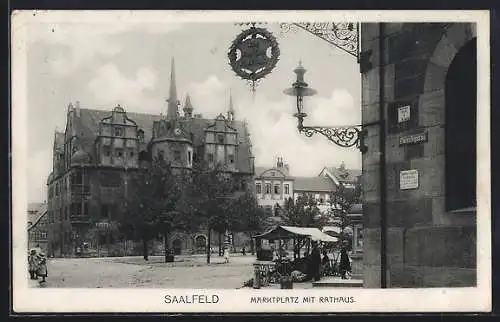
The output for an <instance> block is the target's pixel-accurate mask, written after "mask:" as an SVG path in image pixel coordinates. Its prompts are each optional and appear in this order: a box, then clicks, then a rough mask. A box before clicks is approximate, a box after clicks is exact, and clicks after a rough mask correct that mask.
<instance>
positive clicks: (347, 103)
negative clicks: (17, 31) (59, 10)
mask: <svg viewBox="0 0 500 322" xmlns="http://www.w3.org/2000/svg"><path fill="white" fill-rule="evenodd" d="M261 26H263V27H265V28H267V29H268V30H269V31H270V32H272V33H273V35H274V36H275V37H276V39H277V41H278V43H279V48H280V60H279V62H278V63H277V65H276V67H275V69H274V70H273V71H272V72H271V73H270V74H269V75H268V76H267V77H266V78H265V79H263V80H262V81H261V83H260V84H259V85H258V87H257V88H256V92H255V93H252V91H251V88H250V87H249V86H248V84H247V83H246V82H245V81H244V80H242V79H240V78H239V77H238V76H236V74H235V73H234V72H233V71H232V70H231V67H230V66H229V63H228V58H227V51H228V48H229V46H230V44H231V42H232V40H233V39H234V38H236V36H237V35H238V34H239V33H240V32H241V31H243V30H244V29H246V28H247V27H246V26H241V25H237V24H235V23H229V22H226V23H219V22H217V23H215V22H213V23H206V22H204V23H197V22H182V21H174V22H172V21H170V22H169V21H168V20H164V21H157V20H155V21H153V22H141V21H137V20H133V21H132V20H131V21H127V20H126V19H121V20H120V21H116V20H109V21H107V20H106V19H101V21H100V22H99V23H89V22H88V21H78V19H73V20H72V21H69V22H58V23H52V22H50V21H44V22H32V23H30V24H28V26H27V50H28V52H27V57H28V58H27V59H28V61H27V72H28V79H27V83H28V87H27V96H28V97H27V98H28V100H27V101H28V107H27V108H28V119H27V122H28V124H27V125H28V127H27V128H28V147H29V151H28V169H27V171H28V180H29V185H28V189H29V191H28V201H29V202H39V201H44V200H46V180H47V177H48V175H49V174H50V172H51V168H52V146H53V138H54V131H56V130H58V131H64V128H65V123H66V111H67V106H68V104H69V103H70V102H73V104H74V103H75V102H76V101H80V106H81V107H82V108H93V109H102V110H109V111H110V110H111V109H112V108H113V107H115V106H116V105H117V104H120V105H121V106H122V107H124V108H125V110H126V111H131V112H144V113H152V114H160V113H166V103H165V99H166V98H167V96H168V90H169V86H170V64H171V59H172V57H175V68H176V78H177V79H176V81H177V91H178V97H179V99H180V100H181V104H182V105H183V104H184V100H185V96H186V94H187V93H189V95H190V97H191V102H192V105H193V107H194V113H196V114H198V113H200V114H203V116H204V117H209V118H213V117H215V116H216V115H218V114H219V113H224V114H225V113H226V112H227V110H228V106H229V93H230V92H231V93H232V96H233V102H234V108H235V111H236V113H235V117H236V119H240V120H243V119H244V120H246V121H247V122H248V126H249V130H250V135H251V141H252V143H253V153H254V156H255V164H256V165H257V166H266V165H269V166H270V165H273V164H275V162H276V158H277V157H278V156H280V157H283V159H284V162H285V163H288V164H289V166H290V170H291V173H292V175H294V176H317V175H318V174H319V172H320V171H321V169H322V168H323V167H324V166H338V165H340V163H341V162H342V161H343V162H345V164H346V166H347V167H349V168H356V169H361V154H360V153H359V152H358V150H356V149H355V148H350V149H345V148H340V147H337V146H336V145H334V144H333V143H332V142H330V141H328V140H327V139H326V138H325V137H323V136H321V135H315V136H313V137H312V138H307V137H305V136H304V135H303V134H299V133H298V131H297V128H296V126H297V120H296V119H295V118H294V117H293V114H294V113H295V109H296V108H295V103H294V99H293V98H292V97H290V96H286V95H285V94H283V90H284V89H285V88H288V87H290V86H291V84H292V82H293V81H294V78H295V74H294V73H293V69H294V68H295V67H296V66H297V65H298V62H299V60H301V61H302V65H303V66H304V67H305V68H306V69H307V73H306V75H305V78H306V82H308V83H309V85H310V86H311V87H312V88H314V89H316V90H317V91H318V94H317V95H316V96H314V97H310V98H308V99H306V101H305V110H306V112H307V113H308V117H307V118H306V120H305V122H304V125H346V124H359V123H360V119H361V111H360V104H361V103H360V102H361V78H360V73H359V65H358V64H357V63H356V58H355V57H353V56H351V55H349V54H347V53H345V52H343V51H342V50H340V49H338V48H335V47H333V46H332V45H330V44H328V43H327V42H326V41H324V40H322V39H320V38H318V37H316V36H313V35H312V34H309V33H307V32H305V31H302V30H295V31H293V32H287V33H284V32H283V31H282V30H281V29H280V27H279V24H277V23H267V24H265V25H261Z"/></svg>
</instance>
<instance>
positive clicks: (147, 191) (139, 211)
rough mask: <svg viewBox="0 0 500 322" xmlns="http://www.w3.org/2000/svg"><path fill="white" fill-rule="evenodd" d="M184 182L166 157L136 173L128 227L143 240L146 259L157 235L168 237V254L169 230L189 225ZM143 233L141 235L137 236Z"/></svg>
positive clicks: (125, 219)
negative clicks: (185, 206) (184, 207)
mask: <svg viewBox="0 0 500 322" xmlns="http://www.w3.org/2000/svg"><path fill="white" fill-rule="evenodd" d="M182 188H183V184H182V181H180V180H179V178H178V177H176V176H175V175H174V174H173V173H172V169H171V168H170V165H169V164H167V163H166V162H165V161H164V160H163V159H160V158H157V159H155V160H153V162H152V163H151V164H150V166H149V167H148V168H145V169H141V170H140V171H138V172H136V173H134V174H132V176H131V179H130V183H129V184H128V192H127V200H126V204H127V206H126V215H125V216H123V222H122V224H123V226H125V227H128V229H125V231H128V232H129V233H130V232H132V233H133V234H134V235H135V237H136V238H137V237H140V239H141V240H142V242H143V255H144V259H145V260H148V253H149V250H148V242H149V240H151V238H152V237H153V236H157V235H158V234H162V235H163V236H164V237H165V255H168V254H169V250H168V236H169V233H170V232H171V231H172V230H174V229H178V228H184V227H186V226H187V225H188V223H187V222H188V221H189V218H187V217H186V216H184V214H185V212H184V211H183V210H184V209H183V208H182V207H181V204H182V203H181V199H182V197H183V193H182V191H183V190H182ZM137 234H139V236H137Z"/></svg>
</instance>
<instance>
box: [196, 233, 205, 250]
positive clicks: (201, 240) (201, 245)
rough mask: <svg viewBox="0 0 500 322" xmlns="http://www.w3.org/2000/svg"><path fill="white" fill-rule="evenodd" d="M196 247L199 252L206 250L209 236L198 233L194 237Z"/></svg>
mask: <svg viewBox="0 0 500 322" xmlns="http://www.w3.org/2000/svg"><path fill="white" fill-rule="evenodd" d="M194 243H195V247H196V251H197V252H205V250H206V247H207V238H206V237H205V236H203V235H198V236H196V238H195V239H194Z"/></svg>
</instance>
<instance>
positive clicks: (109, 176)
mask: <svg viewBox="0 0 500 322" xmlns="http://www.w3.org/2000/svg"><path fill="white" fill-rule="evenodd" d="M99 181H100V183H101V187H120V186H121V185H122V177H121V175H120V173H118V172H105V171H102V172H100V173H99Z"/></svg>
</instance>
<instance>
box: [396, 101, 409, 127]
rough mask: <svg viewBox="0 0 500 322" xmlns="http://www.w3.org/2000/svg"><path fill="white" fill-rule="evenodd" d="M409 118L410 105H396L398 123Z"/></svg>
mask: <svg viewBox="0 0 500 322" xmlns="http://www.w3.org/2000/svg"><path fill="white" fill-rule="evenodd" d="M409 120H410V105H405V106H401V107H398V123H403V122H407V121H409Z"/></svg>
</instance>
